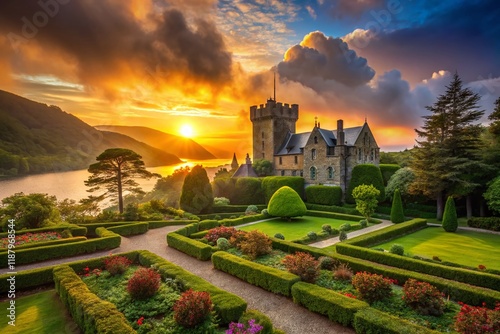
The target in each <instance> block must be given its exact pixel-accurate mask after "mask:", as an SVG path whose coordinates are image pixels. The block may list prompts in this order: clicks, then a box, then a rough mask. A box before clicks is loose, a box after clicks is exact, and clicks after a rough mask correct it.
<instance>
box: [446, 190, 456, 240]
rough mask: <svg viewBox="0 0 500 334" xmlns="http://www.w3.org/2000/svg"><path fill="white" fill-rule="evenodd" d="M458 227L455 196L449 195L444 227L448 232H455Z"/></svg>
mask: <svg viewBox="0 0 500 334" xmlns="http://www.w3.org/2000/svg"><path fill="white" fill-rule="evenodd" d="M457 228H458V218H457V210H456V208H455V201H454V200H453V197H451V196H449V197H448V199H447V200H446V205H445V206H444V213H443V229H444V230H445V231H446V232H455V231H456V230H457Z"/></svg>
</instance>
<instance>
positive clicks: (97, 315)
mask: <svg viewBox="0 0 500 334" xmlns="http://www.w3.org/2000/svg"><path fill="white" fill-rule="evenodd" d="M53 275H54V283H55V285H56V291H57V293H58V294H59V297H60V298H61V301H62V302H63V304H64V305H65V306H66V308H67V310H68V311H69V313H70V314H71V317H72V318H73V320H74V321H75V322H76V323H77V324H78V327H79V328H80V329H81V330H82V332H84V333H103V334H114V333H123V334H126V333H131V334H132V333H136V331H135V330H134V329H133V328H132V327H130V325H129V324H128V322H127V320H126V319H125V316H124V315H123V313H121V312H120V311H118V309H117V308H116V306H115V305H114V304H112V303H110V302H107V301H104V300H102V299H100V298H99V297H97V296H96V295H95V294H93V293H92V292H90V290H89V289H88V287H87V285H86V284H85V283H84V282H83V281H82V280H81V279H80V277H79V276H78V275H77V274H76V273H75V271H74V270H73V269H72V268H70V267H69V266H66V265H62V266H57V267H56V268H54V270H53Z"/></svg>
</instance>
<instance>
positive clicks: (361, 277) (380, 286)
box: [352, 272, 392, 303]
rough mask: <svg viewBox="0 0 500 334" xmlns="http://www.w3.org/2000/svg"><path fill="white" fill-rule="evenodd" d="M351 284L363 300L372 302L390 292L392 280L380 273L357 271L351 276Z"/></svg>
mask: <svg viewBox="0 0 500 334" xmlns="http://www.w3.org/2000/svg"><path fill="white" fill-rule="evenodd" d="M352 285H353V287H354V288H355V289H356V291H357V292H358V293H359V295H360V296H361V298H362V299H363V300H366V301H367V302H369V303H373V302H375V301H377V300H382V299H384V298H387V297H389V296H390V295H391V294H392V287H391V286H392V281H391V280H390V279H388V278H386V277H384V276H382V275H377V274H371V273H367V272H358V273H357V274H356V275H354V277H353V278H352Z"/></svg>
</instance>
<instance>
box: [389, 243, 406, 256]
mask: <svg viewBox="0 0 500 334" xmlns="http://www.w3.org/2000/svg"><path fill="white" fill-rule="evenodd" d="M389 252H390V253H392V254H397V255H404V253H405V248H404V247H403V246H402V245H399V244H393V245H392V246H391V249H390V250H389Z"/></svg>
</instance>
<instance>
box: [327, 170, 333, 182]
mask: <svg viewBox="0 0 500 334" xmlns="http://www.w3.org/2000/svg"><path fill="white" fill-rule="evenodd" d="M326 171H327V175H328V178H329V179H333V167H328V168H327V170H326Z"/></svg>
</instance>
